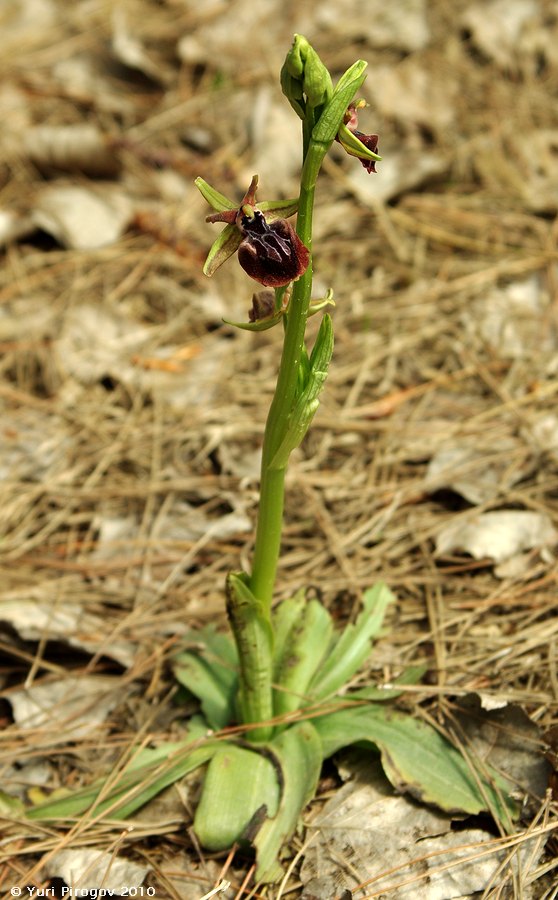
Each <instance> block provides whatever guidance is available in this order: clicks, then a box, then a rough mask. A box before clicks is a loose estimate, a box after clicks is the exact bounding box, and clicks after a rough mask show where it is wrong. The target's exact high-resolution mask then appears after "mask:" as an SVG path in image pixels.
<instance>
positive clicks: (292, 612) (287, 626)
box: [272, 588, 306, 681]
mask: <svg viewBox="0 0 558 900" xmlns="http://www.w3.org/2000/svg"><path fill="white" fill-rule="evenodd" d="M305 606H306V590H305V588H300V590H298V591H297V592H296V594H295V595H294V597H289V598H288V599H287V600H283V601H282V602H281V603H279V605H278V606H276V607H275V609H274V610H273V616H272V622H273V680H274V681H277V678H278V673H279V666H280V664H281V661H282V659H283V656H284V654H285V647H286V643H287V640H288V639H289V635H290V633H291V630H292V628H293V627H294V626H295V625H296V623H297V621H298V620H299V619H300V617H301V616H302V614H303V611H304V607H305Z"/></svg>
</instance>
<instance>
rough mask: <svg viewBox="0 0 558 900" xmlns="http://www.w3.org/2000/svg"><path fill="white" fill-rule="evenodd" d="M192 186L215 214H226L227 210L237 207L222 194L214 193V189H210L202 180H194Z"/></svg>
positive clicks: (236, 204)
mask: <svg viewBox="0 0 558 900" xmlns="http://www.w3.org/2000/svg"><path fill="white" fill-rule="evenodd" d="M194 184H195V185H196V187H197V189H198V191H199V192H200V194H201V195H202V197H203V199H204V200H207V202H208V203H209V205H210V206H211V207H212V208H213V209H215V210H216V211H217V212H226V211H227V210H229V209H236V208H237V207H238V203H234V202H233V201H232V200H229V198H228V197H225V195H224V194H221V193H219V191H216V190H215V188H214V187H211V185H210V184H208V183H207V181H205V180H204V179H203V178H200V177H198V178H196V179H195V180H194Z"/></svg>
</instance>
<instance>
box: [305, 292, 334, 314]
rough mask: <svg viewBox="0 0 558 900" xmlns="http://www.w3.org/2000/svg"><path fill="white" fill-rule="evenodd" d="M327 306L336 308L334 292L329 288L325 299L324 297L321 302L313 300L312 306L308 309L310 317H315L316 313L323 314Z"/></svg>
mask: <svg viewBox="0 0 558 900" xmlns="http://www.w3.org/2000/svg"><path fill="white" fill-rule="evenodd" d="M326 306H335V300H334V299H333V291H332V289H331V288H328V290H327V293H326V295H325V297H322V298H321V299H320V300H311V301H310V306H309V307H308V315H309V316H315V315H316V313H318V312H321V311H322V309H325V308H326Z"/></svg>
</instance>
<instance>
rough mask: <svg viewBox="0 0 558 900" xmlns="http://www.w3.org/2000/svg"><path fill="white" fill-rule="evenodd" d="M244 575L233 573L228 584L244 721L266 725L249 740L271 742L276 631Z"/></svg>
mask: <svg viewBox="0 0 558 900" xmlns="http://www.w3.org/2000/svg"><path fill="white" fill-rule="evenodd" d="M247 581H248V576H247V575H246V573H244V572H230V573H229V575H228V576H227V581H226V594H227V615H228V617H229V622H230V626H231V629H232V632H233V635H234V639H235V643H236V647H237V650H238V661H239V691H238V706H239V712H240V720H241V722H243V723H244V724H245V725H249V724H253V723H256V722H258V723H262V724H261V726H260V727H259V728H255V729H253V730H251V731H250V732H249V733H248V735H247V737H248V738H249V739H250V740H253V741H263V740H267V739H268V738H269V737H270V736H271V733H272V730H273V728H272V726H271V725H267V724H265V723H266V722H267V721H268V720H269V719H271V717H272V713H273V707H272V700H271V676H272V667H273V632H272V629H271V622H270V620H269V617H268V616H267V614H266V612H265V610H264V606H263V604H262V603H261V602H260V600H258V599H257V598H256V597H255V596H254V594H253V593H252V591H251V590H250V588H249V586H248V583H247Z"/></svg>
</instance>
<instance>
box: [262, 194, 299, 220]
mask: <svg viewBox="0 0 558 900" xmlns="http://www.w3.org/2000/svg"><path fill="white" fill-rule="evenodd" d="M256 205H257V207H258V209H259V210H261V212H263V213H265V220H266V222H275V221H276V220H277V219H288V218H289V217H290V216H294V214H295V212H296V211H297V209H298V197H295V198H292V199H290V200H263V201H262V202H261V203H257V204H256Z"/></svg>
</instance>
